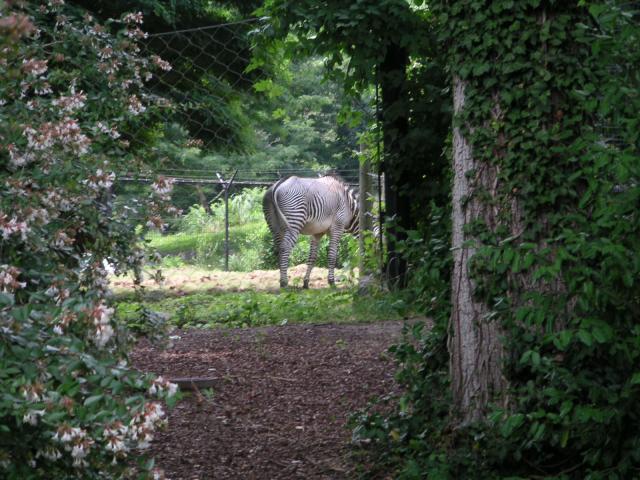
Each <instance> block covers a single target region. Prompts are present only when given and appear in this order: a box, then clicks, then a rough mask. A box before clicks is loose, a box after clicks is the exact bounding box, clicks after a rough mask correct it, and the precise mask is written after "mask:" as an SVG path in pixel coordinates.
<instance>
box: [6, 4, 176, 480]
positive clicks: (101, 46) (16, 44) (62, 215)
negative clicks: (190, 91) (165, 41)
mask: <svg viewBox="0 0 640 480" xmlns="http://www.w3.org/2000/svg"><path fill="white" fill-rule="evenodd" d="M142 21H143V20H142V16H141V14H129V15H126V16H125V17H124V18H123V19H122V20H118V21H113V22H111V23H109V24H108V25H107V27H103V26H101V25H99V24H98V23H96V22H95V21H94V20H93V19H92V18H91V17H90V16H88V15H85V16H84V17H83V18H78V17H77V10H72V9H68V8H67V7H66V6H65V5H64V2H63V1H62V0H49V1H48V2H26V3H20V4H18V3H17V2H16V4H15V5H14V4H13V3H9V4H8V5H7V4H5V3H2V2H0V191H1V193H2V194H1V196H0V236H1V238H2V240H1V242H0V478H9V479H27V478H29V479H30V478H49V479H50V478H72V477H76V478H83V479H88V478H127V477H129V476H132V475H136V476H140V475H142V476H144V475H150V474H151V468H152V462H147V461H146V460H144V456H142V455H141V454H140V452H139V451H140V450H143V449H144V448H146V447H148V445H149V442H150V440H151V439H152V438H153V434H154V431H155V430H156V428H158V427H159V426H160V425H161V424H162V423H163V422H164V412H163V407H162V406H161V403H159V400H167V399H168V398H169V397H172V396H173V394H174V393H175V386H173V385H171V384H169V383H168V382H167V381H165V380H164V379H162V378H157V379H155V380H152V379H150V378H147V377H145V376H143V375H141V374H139V373H137V372H135V371H133V370H132V369H131V368H130V367H129V366H128V365H127V361H126V354H125V352H126V347H127V341H128V339H129V335H128V333H127V332H126V330H125V329H124V328H123V327H122V326H121V325H120V324H119V322H118V319H117V318H116V316H115V314H114V310H113V308H112V307H111V306H110V300H109V291H108V284H107V272H106V271H105V268H104V266H105V263H106V262H108V263H109V264H111V265H112V266H113V268H114V269H115V270H116V272H124V271H130V270H133V271H134V272H138V271H139V269H140V267H141V264H142V262H143V261H144V260H145V252H144V251H143V250H142V249H141V247H140V246H139V245H141V242H140V238H139V235H140V234H141V231H140V230H141V229H140V228H136V226H137V225H138V224H140V219H141V218H142V219H144V220H143V221H142V223H143V224H144V223H145V222H146V224H147V226H160V225H161V222H160V221H159V219H160V218H161V215H165V214H166V213H167V210H170V208H167V207H166V200H167V199H168V195H169V193H170V190H171V185H170V184H169V183H168V182H167V181H165V180H163V179H158V180H157V181H156V183H155V184H153V185H152V189H151V190H150V192H149V196H148V198H147V199H145V200H140V201H138V202H137V203H135V202H134V203H132V204H129V205H126V206H118V205H116V204H114V202H113V193H112V187H113V184H114V181H116V179H117V178H118V174H119V173H120V172H123V171H131V170H132V169H133V170H136V169H141V168H143V167H142V165H141V164H140V163H139V161H138V160H137V158H142V157H143V156H144V155H143V154H144V152H143V151H141V150H134V148H133V145H134V143H135V142H133V140H134V138H135V137H134V132H136V121H137V117H138V116H140V115H144V114H145V112H149V111H150V110H152V109H153V108H154V102H153V101H152V100H153V99H150V98H148V96H147V95H145V93H144V91H143V89H142V88H141V87H143V84H144V82H145V81H147V80H149V79H150V78H151V76H152V75H153V73H152V72H153V70H154V69H157V68H163V69H168V68H170V66H169V65H168V64H167V63H166V62H164V61H162V59H159V58H155V59H151V60H147V59H144V58H140V57H139V56H138V53H139V47H138V46H137V43H136V42H137V41H138V40H139V39H140V38H143V37H144V33H143V31H142V30H141V24H142ZM116 30H120V32H119V33H117V34H114V33H113V32H115V31H116ZM169 213H170V212H169ZM152 397H153V399H151V398H152ZM174 398H175V397H174ZM153 476H154V477H155V478H160V477H161V473H159V472H153Z"/></svg>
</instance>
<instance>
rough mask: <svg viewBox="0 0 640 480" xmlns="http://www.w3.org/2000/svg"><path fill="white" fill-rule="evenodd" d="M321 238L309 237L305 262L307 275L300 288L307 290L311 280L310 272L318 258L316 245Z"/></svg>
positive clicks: (317, 236)
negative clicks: (309, 245) (309, 246)
mask: <svg viewBox="0 0 640 480" xmlns="http://www.w3.org/2000/svg"><path fill="white" fill-rule="evenodd" d="M321 238H322V235H312V236H311V248H310V249H309V260H308V261H307V273H306V274H305V276H304V283H303V285H302V288H309V278H311V270H312V269H313V267H314V265H315V264H316V259H317V258H318V243H319V242H320V239H321Z"/></svg>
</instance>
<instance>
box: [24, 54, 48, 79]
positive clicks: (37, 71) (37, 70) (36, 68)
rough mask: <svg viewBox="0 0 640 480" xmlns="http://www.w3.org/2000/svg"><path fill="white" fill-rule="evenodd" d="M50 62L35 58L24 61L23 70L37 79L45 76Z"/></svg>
mask: <svg viewBox="0 0 640 480" xmlns="http://www.w3.org/2000/svg"><path fill="white" fill-rule="evenodd" d="M47 61H48V60H37V59H35V58H31V59H28V60H27V59H24V60H23V61H22V70H23V71H24V72H25V73H26V74H27V75H35V76H36V77H38V76H40V75H43V74H44V73H46V71H47Z"/></svg>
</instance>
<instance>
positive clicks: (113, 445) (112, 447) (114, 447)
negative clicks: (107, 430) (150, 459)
mask: <svg viewBox="0 0 640 480" xmlns="http://www.w3.org/2000/svg"><path fill="white" fill-rule="evenodd" d="M105 448H106V449H107V450H109V451H110V452H113V453H116V452H122V451H124V450H126V448H127V447H126V446H125V444H124V442H123V441H122V438H121V437H118V436H112V437H109V438H108V439H107V445H106V447H105Z"/></svg>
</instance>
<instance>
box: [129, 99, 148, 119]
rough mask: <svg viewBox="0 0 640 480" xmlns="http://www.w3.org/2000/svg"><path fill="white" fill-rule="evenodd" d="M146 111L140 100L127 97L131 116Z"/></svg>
mask: <svg viewBox="0 0 640 480" xmlns="http://www.w3.org/2000/svg"><path fill="white" fill-rule="evenodd" d="M146 110H147V107H145V106H144V105H143V104H142V102H141V101H140V99H139V98H138V97H137V96H136V95H131V96H130V97H129V113H131V114H132V115H140V114H141V113H144V112H145V111H146Z"/></svg>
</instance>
